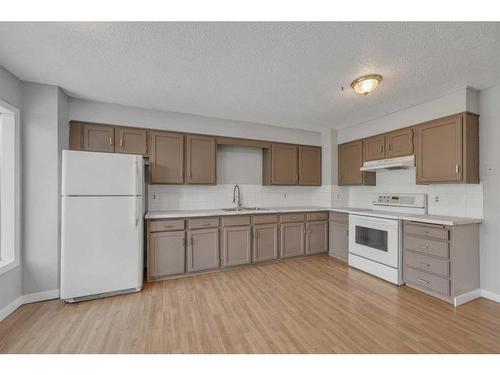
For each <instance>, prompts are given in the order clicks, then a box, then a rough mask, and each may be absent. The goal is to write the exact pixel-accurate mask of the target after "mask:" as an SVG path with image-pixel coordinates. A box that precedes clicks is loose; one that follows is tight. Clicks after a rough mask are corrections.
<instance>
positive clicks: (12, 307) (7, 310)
mask: <svg viewBox="0 0 500 375" xmlns="http://www.w3.org/2000/svg"><path fill="white" fill-rule="evenodd" d="M22 304H23V296H20V297H17V298H16V299H15V300H14V301H12V302H11V303H9V304H8V305H7V306H5V307H4V308H3V309H1V310H0V322H1V321H2V320H4V319H5V318H6V317H8V316H9V315H10V314H12V313H13V312H14V311H16V310H17V308H18V307H19V306H21V305H22Z"/></svg>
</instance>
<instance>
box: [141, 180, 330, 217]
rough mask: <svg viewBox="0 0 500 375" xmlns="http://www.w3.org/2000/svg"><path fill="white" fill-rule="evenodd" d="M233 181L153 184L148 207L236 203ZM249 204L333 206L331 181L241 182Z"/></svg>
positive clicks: (183, 207)
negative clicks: (309, 183) (298, 183)
mask: <svg viewBox="0 0 500 375" xmlns="http://www.w3.org/2000/svg"><path fill="white" fill-rule="evenodd" d="M233 187H234V185H233V184H223V185H215V186H191V185H175V186H174V185H172V186H170V185H150V186H149V188H148V210H151V211H157V210H168V211H171V210H193V209H212V208H225V207H233V206H234V203H233V202H232V198H233ZM239 187H240V191H241V204H242V205H244V206H247V207H291V206H311V205H312V206H322V207H330V206H331V190H332V186H331V185H322V186H315V187H309V186H263V185H250V184H241V185H239Z"/></svg>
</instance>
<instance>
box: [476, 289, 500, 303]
mask: <svg viewBox="0 0 500 375" xmlns="http://www.w3.org/2000/svg"><path fill="white" fill-rule="evenodd" d="M481 297H484V298H487V299H490V300H492V301H495V302H498V303H500V294H496V293H493V292H490V291H489V290H485V289H481Z"/></svg>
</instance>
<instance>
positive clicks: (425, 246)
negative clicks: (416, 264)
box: [420, 245, 429, 249]
mask: <svg viewBox="0 0 500 375" xmlns="http://www.w3.org/2000/svg"><path fill="white" fill-rule="evenodd" d="M420 247H421V248H422V249H428V248H429V246H427V245H421V246H420Z"/></svg>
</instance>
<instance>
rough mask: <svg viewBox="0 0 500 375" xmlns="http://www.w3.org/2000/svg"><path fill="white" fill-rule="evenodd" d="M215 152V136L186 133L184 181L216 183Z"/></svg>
mask: <svg viewBox="0 0 500 375" xmlns="http://www.w3.org/2000/svg"><path fill="white" fill-rule="evenodd" d="M216 152H217V144H216V142H215V137H206V136H202V135H186V170H187V176H186V183H188V184H213V185H215V184H216V182H217V174H216V165H217V162H216Z"/></svg>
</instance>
